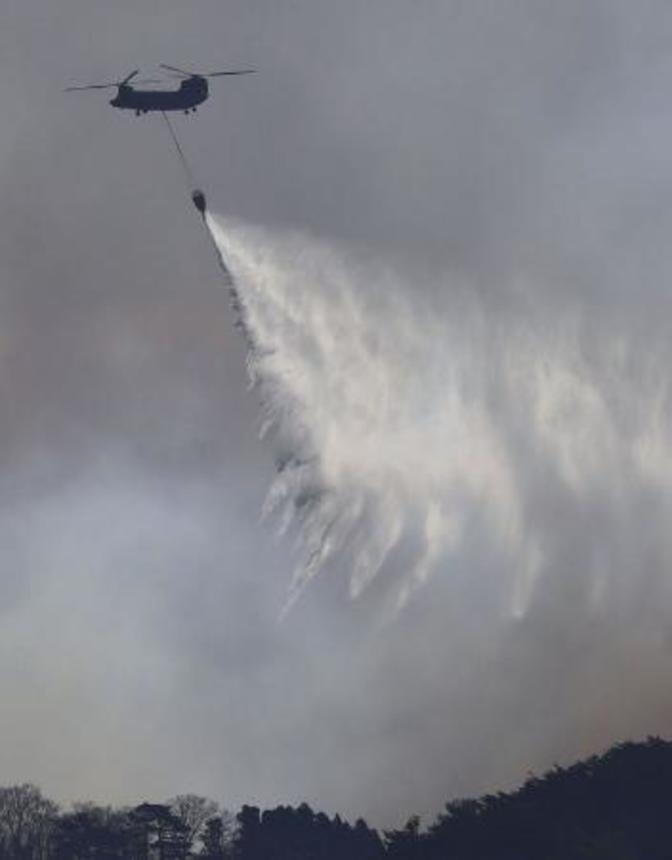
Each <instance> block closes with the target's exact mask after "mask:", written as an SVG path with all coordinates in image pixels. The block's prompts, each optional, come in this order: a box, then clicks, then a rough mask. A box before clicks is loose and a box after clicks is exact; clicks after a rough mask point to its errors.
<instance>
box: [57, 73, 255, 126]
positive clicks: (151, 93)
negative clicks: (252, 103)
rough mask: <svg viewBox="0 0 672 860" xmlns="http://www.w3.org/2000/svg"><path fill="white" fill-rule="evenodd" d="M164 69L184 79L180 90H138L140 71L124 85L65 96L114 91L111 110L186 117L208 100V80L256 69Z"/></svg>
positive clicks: (96, 86) (95, 86) (87, 86)
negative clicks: (223, 70)
mask: <svg viewBox="0 0 672 860" xmlns="http://www.w3.org/2000/svg"><path fill="white" fill-rule="evenodd" d="M160 65H161V68H162V69H167V70H168V71H170V72H173V73H175V75H176V76H177V77H179V78H181V83H180V86H179V87H178V89H176V90H175V89H172V90H161V89H148V90H142V89H136V88H135V87H134V86H132V84H131V81H133V80H134V78H135V77H136V76H137V75H138V74H140V70H139V69H136V70H135V71H133V72H131V74H130V75H127V76H126V77H125V78H124V79H123V80H122V81H113V82H112V83H107V84H85V85H84V86H77V87H67V88H66V90H65V91H66V92H74V91H75V90H105V89H111V88H113V87H116V88H117V94H116V96H115V97H114V98H113V99H111V101H110V104H111V105H112V107H115V108H119V109H120V110H131V111H135V115H136V116H140V115H141V114H146V113H151V112H161V113H166V111H182V112H183V113H185V114H188V113H195V112H196V108H197V107H198V105H200V104H202V103H203V102H204V101H205V100H206V99H207V98H208V92H209V91H208V78H219V77H228V76H233V75H251V74H253V73H254V72H255V71H256V70H255V69H234V70H232V71H226V72H186V71H185V70H184V69H178V68H177V67H176V66H168V65H165V64H164V63H161V64H160ZM137 83H139V84H143V83H144V84H156V83H162V82H161V81H154V80H147V81H137Z"/></svg>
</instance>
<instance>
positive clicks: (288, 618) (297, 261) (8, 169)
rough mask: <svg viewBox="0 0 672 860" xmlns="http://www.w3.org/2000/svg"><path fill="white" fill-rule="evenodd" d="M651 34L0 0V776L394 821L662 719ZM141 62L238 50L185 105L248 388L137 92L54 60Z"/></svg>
mask: <svg viewBox="0 0 672 860" xmlns="http://www.w3.org/2000/svg"><path fill="white" fill-rule="evenodd" d="M671 42H672V8H671V7H670V5H669V3H666V2H662V0H645V2H642V3H638V4H633V3H631V2H625V0H608V2H607V0H566V2H563V3H562V4H558V3H557V2H551V0H548V2H547V1H546V0H534V2H532V0H497V2H490V0H473V2H468V3H467V2H462V0H447V2H443V0H442V2H431V0H430V2H423V3H415V4H409V3H408V2H407V0H404V2H401V0H369V2H367V3H366V4H362V3H361V2H356V0H341V2H339V3H338V4H334V3H332V2H327V0H292V2H285V3H277V2H276V0H231V2H230V3H227V4H226V8H224V6H223V5H222V3H221V2H220V0H202V2H199V4H197V6H196V5H194V4H185V3H184V2H177V0H161V2H159V0H135V2H133V3H122V2H119V3H114V4H110V3H102V2H91V0H63V2H60V3H58V4H44V3H41V2H37V0H22V2H21V3H18V2H9V3H7V4H6V8H5V10H4V14H3V26H2V28H1V30H0V71H1V72H2V75H0V91H1V94H2V99H3V123H2V125H1V126H0V187H1V189H2V194H0V223H1V226H2V229H1V230H0V395H1V400H0V403H1V410H2V418H1V420H0V464H1V466H2V469H1V470H0V537H1V538H2V540H1V541H0V558H1V559H2V571H1V572H2V598H1V600H0V620H1V621H2V624H1V625H0V684H1V686H0V691H1V692H2V696H1V697H0V698H1V701H2V705H1V707H0V726H1V727H2V739H3V740H2V743H1V744H0V770H1V772H2V774H3V781H4V782H7V783H9V782H23V781H24V780H33V781H35V782H37V783H39V784H41V785H42V786H43V788H44V789H45V791H46V792H47V793H49V794H51V795H52V796H54V797H56V798H58V799H60V800H63V801H67V800H73V799H79V798H82V797H92V798H97V799H99V800H101V801H106V800H110V801H114V802H120V803H126V802H134V801H135V800H138V801H140V800H142V799H148V800H160V799H162V798H165V797H169V796H172V795H174V794H175V793H177V792H183V791H198V792H202V793H206V794H211V795H212V796H214V797H216V798H217V799H219V800H221V801H222V802H224V803H225V804H226V805H228V806H230V807H235V806H236V805H237V804H239V803H243V802H257V803H261V804H264V805H268V804H273V803H279V802H283V803H293V802H300V801H302V800H307V801H309V802H310V803H311V804H313V805H314V806H317V807H324V808H325V809H326V810H327V811H329V812H336V811H340V812H341V813H344V814H347V815H358V814H362V815H365V816H370V818H371V821H372V823H374V824H377V825H378V824H383V825H386V824H391V823H396V822H399V821H400V820H401V819H403V818H404V817H405V816H406V815H408V814H410V813H412V812H419V813H429V812H431V811H433V810H435V809H436V808H437V807H439V806H440V805H441V804H442V803H443V802H444V801H445V800H446V799H447V798H448V797H454V796H456V795H465V794H472V793H477V792H481V791H484V790H492V789H497V788H504V787H507V786H509V785H511V784H513V783H516V782H519V781H520V780H521V779H523V778H524V776H525V774H526V773H527V771H528V770H530V769H536V770H540V769H542V768H545V767H549V766H551V765H552V763H553V762H554V761H556V760H557V761H563V762H564V761H568V760H569V759H571V758H573V757H575V756H579V755H583V754H587V753H590V752H593V751H595V750H597V749H602V748H604V747H605V746H607V745H608V744H609V743H610V742H612V741H613V740H616V739H619V738H624V737H637V736H642V735H645V734H648V733H656V732H658V733H663V734H668V733H669V726H670V718H671V711H672V702H671V701H670V693H669V691H670V689H672V685H671V683H670V681H671V680H672V679H671V678H670V648H671V647H672V646H671V642H672V636H671V632H672V631H671V630H670V624H669V618H670V589H669V562H670V557H671V547H670V539H669V537H668V534H669V527H668V523H669V518H670V498H671V497H670V482H671V481H672V472H671V469H670V457H669V450H670V447H669V446H670V438H669V436H670V429H669V428H670V417H671V416H670V409H671V405H670V381H671V380H670V367H671V366H672V365H671V364H670V357H671V356H670V349H671V347H670V337H669V322H668V321H669V318H670V311H671V307H670V289H669V284H670V272H672V244H671V243H670V241H669V237H670V231H671V229H672V160H671V159H670V152H671V151H672V124H671V122H670V116H671V113H670V92H671V91H672V87H671V86H670V81H671V80H672V61H671V60H670V50H669V46H670V44H671ZM160 62H168V63H173V64H175V65H178V66H190V67H192V66H193V67H194V68H201V67H202V68H208V69H217V68H224V67H228V66H232V67H241V68H242V67H248V66H252V67H256V68H258V69H259V74H258V75H256V76H250V77H249V78H246V79H245V82H244V83H242V82H238V83H240V86H238V85H235V86H234V85H233V84H232V85H231V86H226V85H224V84H223V83H222V84H221V86H220V83H221V82H220V83H218V84H217V85H214V84H213V89H212V97H211V99H210V100H209V102H208V104H207V105H204V107H203V110H202V111H200V112H199V115H198V116H197V118H195V119H194V118H186V117H177V118H176V127H177V132H178V135H179V136H180V140H181V141H182V143H183V144H184V147H185V151H186V152H187V155H188V157H189V159H190V162H191V163H192V165H193V166H194V171H195V173H196V178H197V181H198V182H199V184H201V185H202V186H203V188H204V189H205V191H206V193H207V195H208V200H209V201H210V203H211V205H212V206H213V208H214V209H215V210H216V211H220V212H222V213H224V214H223V217H222V218H221V219H219V218H218V219H217V225H218V226H217V229H218V230H219V233H218V241H219V242H220V246H221V248H222V249H223V251H224V253H225V255H226V258H227V261H228V262H229V263H230V265H231V266H232V268H233V269H234V272H235V274H236V276H237V278H238V282H239V286H240V289H241V295H242V296H243V297H244V299H245V302H246V307H247V310H248V314H249V324H250V326H251V327H252V328H253V331H254V336H255V338H256V341H257V344H258V351H257V352H256V353H255V355H254V356H253V357H252V360H251V371H252V373H253V376H254V378H255V379H256V380H257V383H256V384H257V389H256V391H253V392H250V391H249V385H248V379H247V375H246V344H245V342H244V339H242V338H241V337H240V336H239V333H238V332H236V331H235V329H234V327H233V325H232V322H233V320H232V313H231V311H230V308H229V304H228V296H227V294H226V291H225V290H223V289H222V288H221V277H220V272H219V270H218V269H217V266H216V260H215V259H213V254H212V248H211V247H210V244H209V241H208V239H207V236H205V234H204V233H203V231H202V230H201V225H200V222H199V221H198V220H197V218H196V217H195V213H194V211H193V208H192V207H191V204H190V201H189V199H188V196H185V191H184V184H183V176H182V175H181V174H180V172H179V166H178V165H177V164H176V162H175V157H174V156H175V153H174V151H173V150H172V148H171V142H170V140H169V139H167V136H166V134H165V128H163V127H162V124H161V123H160V122H156V123H155V122H153V118H149V117H146V118H144V119H142V120H137V121H136V120H135V119H134V118H132V117H128V116H123V115H121V114H119V113H117V112H115V111H113V110H112V109H111V108H109V106H108V105H107V103H106V94H105V93H104V92H103V94H102V98H101V97H100V94H99V93H96V92H94V93H88V94H68V95H67V96H66V95H64V94H61V92H60V90H61V87H64V86H68V85H72V84H79V83H88V82H96V81H104V80H114V79H117V78H119V77H121V76H122V75H123V74H124V73H128V72H130V71H131V70H132V69H135V68H138V67H142V69H143V74H145V73H147V74H148V75H149V76H150V77H154V76H155V75H154V70H155V67H156V66H157V64H158V63H160ZM145 120H147V121H145ZM259 401H261V407H260V406H259ZM260 409H261V411H262V412H263V413H264V415H263V417H261V418H260V415H259V413H260ZM266 419H268V420H270V421H271V422H272V426H271V427H269V428H268V429H267V432H266V437H265V439H264V440H262V441H261V442H260V441H259V439H258V436H259V431H260V429H261V425H263V424H264V421H265V420H266ZM278 464H280V465H281V466H282V470H281V471H280V472H277V471H276V467H277V465H278ZM269 485H270V495H269ZM264 499H267V503H266V506H267V518H266V523H260V521H259V520H260V512H261V510H262V508H263V506H264ZM283 527H286V528H287V530H288V532H289V534H288V535H287V537H285V538H281V539H275V537H274V532H275V531H276V530H277V529H282V528H283ZM295 539H296V540H298V541H299V547H298V549H297V550H296V552H294V551H293V541H294V540H295ZM296 571H298V573H295V572H296ZM306 582H309V584H308V587H306ZM288 595H289V598H290V602H291V609H290V611H289V612H288V613H286V615H285V616H284V621H283V622H282V623H278V617H279V615H281V613H282V610H283V608H284V607H286V605H287V602H288ZM354 595H356V596H357V599H356V600H353V599H352V597H353V596H354ZM297 598H298V599H297Z"/></svg>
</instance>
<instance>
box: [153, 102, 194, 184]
mask: <svg viewBox="0 0 672 860" xmlns="http://www.w3.org/2000/svg"><path fill="white" fill-rule="evenodd" d="M161 116H162V117H163V118H164V120H165V123H166V125H167V126H168V131H169V132H170V136H171V137H172V139H173V143H174V144H175V149H176V150H177V154H178V156H179V158H180V161H181V162H182V166H183V167H184V172H185V175H186V177H187V184H188V186H189V190H190V191H191V190H192V189H194V188H196V182H195V181H194V174H193V173H192V171H191V168H190V167H189V162H188V161H187V157H186V156H185V154H184V150H183V149H182V147H181V146H180V141H179V140H178V139H177V135H176V134H175V129H174V128H173V126H172V123H171V121H170V120H169V119H168V115H167V114H166V112H165V111H161Z"/></svg>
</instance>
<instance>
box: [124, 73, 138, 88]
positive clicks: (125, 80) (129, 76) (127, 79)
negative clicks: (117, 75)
mask: <svg viewBox="0 0 672 860" xmlns="http://www.w3.org/2000/svg"><path fill="white" fill-rule="evenodd" d="M139 74H140V69H136V70H135V71H134V72H131V74H130V75H127V77H125V78H124V80H123V81H121V83H120V86H122V87H123V86H124V84H127V83H128V82H129V81H131V80H133V78H134V77H135V76H136V75H139Z"/></svg>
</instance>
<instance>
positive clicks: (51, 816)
mask: <svg viewBox="0 0 672 860" xmlns="http://www.w3.org/2000/svg"><path fill="white" fill-rule="evenodd" d="M57 814H58V807H57V806H56V804H55V803H53V802H52V801H51V800H48V799H47V798H45V797H43V795H42V793H41V791H40V789H39V788H37V787H36V786H34V785H30V784H27V783H26V784H24V785H12V786H9V787H7V788H0V850H1V852H2V856H3V857H7V858H11V860H48V857H49V838H50V835H51V830H52V827H53V824H54V821H55V819H56V816H57Z"/></svg>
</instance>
